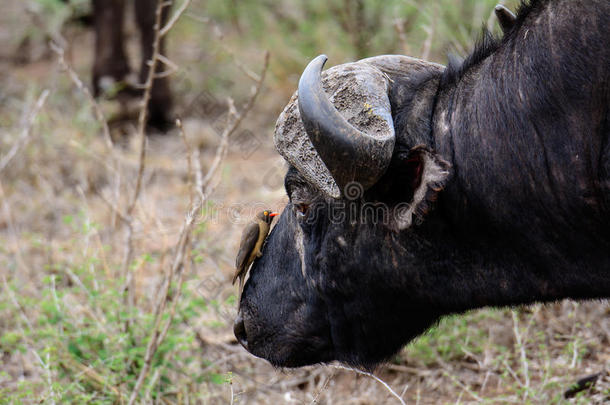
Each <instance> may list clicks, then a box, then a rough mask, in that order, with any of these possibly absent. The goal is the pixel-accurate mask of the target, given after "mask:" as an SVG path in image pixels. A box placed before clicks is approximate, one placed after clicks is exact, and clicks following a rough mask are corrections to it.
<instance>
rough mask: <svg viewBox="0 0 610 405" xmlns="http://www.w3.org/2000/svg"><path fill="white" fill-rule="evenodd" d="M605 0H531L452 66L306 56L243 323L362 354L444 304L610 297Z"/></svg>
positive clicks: (376, 351) (370, 355) (326, 353)
mask: <svg viewBox="0 0 610 405" xmlns="http://www.w3.org/2000/svg"><path fill="white" fill-rule="evenodd" d="M609 40H610V2H608V1H607V0H554V1H552V0H532V1H530V2H527V3H525V4H523V5H522V6H521V7H520V9H519V11H518V13H517V18H516V20H514V21H511V22H510V24H508V25H507V27H506V33H505V35H504V37H503V38H502V39H494V38H493V37H491V36H489V35H484V38H483V40H482V41H481V43H480V44H479V45H478V46H477V47H476V50H475V51H474V53H473V54H472V55H471V56H470V57H468V58H467V59H466V60H465V61H463V62H462V61H460V62H451V61H450V63H449V65H448V66H447V67H444V66H441V65H437V64H433V63H429V62H426V61H423V60H418V59H413V58H408V57H404V56H393V55H386V56H378V57H373V58H369V59H364V60H361V61H358V62H355V63H348V64H345V65H340V66H336V67H334V68H331V69H329V70H328V71H326V72H324V73H323V74H322V75H320V71H321V69H322V66H323V65H324V62H325V60H326V58H325V57H323V56H320V57H318V58H316V59H314V60H313V61H312V62H311V63H310V64H309V66H308V67H307V68H306V69H305V71H304V73H303V75H302V77H301V80H300V82H299V88H298V98H297V95H296V94H295V96H294V97H293V99H292V100H291V101H290V103H289V104H288V106H287V107H286V108H285V110H284V111H283V113H282V114H281V116H280V118H279V120H278V123H277V126H276V132H275V143H276V147H277V149H278V151H279V153H280V154H281V155H282V156H283V157H284V158H285V159H286V161H287V162H288V163H289V166H290V167H289V170H288V173H287V174H286V177H285V188H286V192H287V194H288V196H289V198H290V202H289V203H288V205H287V206H286V208H285V209H284V211H283V213H282V215H281V217H280V219H279V222H278V223H277V225H276V226H275V228H274V229H273V230H272V232H271V234H270V236H269V238H268V239H267V242H266V245H265V247H264V249H263V255H262V257H261V258H259V259H258V260H257V261H255V262H254V264H253V267H252V270H251V276H250V278H249V280H248V282H247V284H246V286H245V288H244V291H243V294H242V298H241V301H240V311H239V314H238V317H237V319H236V321H235V326H234V330H235V335H236V337H237V339H238V340H239V342H240V343H241V344H242V345H243V346H244V347H245V348H246V349H247V350H248V351H250V352H251V353H253V354H254V355H256V356H259V357H262V358H265V359H267V360H268V361H269V362H271V363H272V364H274V365H276V366H288V367H294V366H302V365H306V364H312V363H318V362H328V361H332V360H339V361H341V362H344V363H347V364H350V365H354V366H361V367H366V368H371V367H374V366H375V365H376V364H378V363H379V362H381V361H383V360H384V359H387V358H388V357H389V356H391V355H393V354H394V353H396V352H397V351H398V350H399V349H400V348H401V347H402V346H403V345H404V344H405V343H407V342H408V341H409V340H411V339H413V338H414V337H416V336H417V335H419V334H421V333H422V332H423V331H425V330H426V329H427V328H428V327H429V326H431V325H432V324H433V323H435V322H436V321H437V320H438V319H439V318H440V317H442V316H443V315H446V314H452V313H460V312H463V311H466V310H469V309H472V308H480V307H484V306H507V305H517V304H527V303H532V302H547V301H554V300H559V299H563V298H574V299H591V298H599V297H609V296H610V259H609V256H610V144H609V142H608V141H609V140H608V137H609V135H610V109H609V105H610V104H609V101H610V46H608V41H609Z"/></svg>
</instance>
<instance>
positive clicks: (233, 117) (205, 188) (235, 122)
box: [200, 51, 269, 195]
mask: <svg viewBox="0 0 610 405" xmlns="http://www.w3.org/2000/svg"><path fill="white" fill-rule="evenodd" d="M268 68H269V51H266V52H265V61H264V65H263V70H262V72H261V74H260V80H259V81H258V82H257V83H256V86H255V88H254V91H253V92H252V95H251V96H250V98H249V99H248V101H247V102H246V105H245V106H244V108H243V109H242V110H241V111H240V112H239V113H238V112H237V111H236V110H235V105H234V104H233V100H231V99H229V100H228V104H229V113H228V121H227V122H228V124H227V126H226V127H225V129H224V130H223V132H222V134H221V137H222V140H221V142H220V147H219V150H220V154H217V156H216V157H215V158H214V160H213V161H212V164H211V165H210V170H209V171H208V174H207V175H206V176H205V177H204V178H203V181H202V184H201V189H200V192H201V193H203V194H204V195H207V194H209V193H210V188H209V185H210V182H211V181H212V179H213V176H214V174H215V172H216V169H217V167H218V166H219V165H220V162H221V161H222V159H224V156H225V155H226V153H227V149H228V138H229V137H230V136H231V134H233V133H234V132H235V131H236V130H237V128H238V127H239V125H240V124H241V122H242V121H243V119H244V118H245V117H246V115H247V114H248V112H249V111H250V110H251V109H252V107H253V106H254V102H255V101H256V98H257V97H258V95H259V93H260V91H261V88H262V86H263V81H264V80H265V76H266V74H267V70H268Z"/></svg>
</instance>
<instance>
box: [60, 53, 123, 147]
mask: <svg viewBox="0 0 610 405" xmlns="http://www.w3.org/2000/svg"><path fill="white" fill-rule="evenodd" d="M49 46H50V47H51V49H52V50H53V52H55V53H56V54H57V57H58V59H57V60H58V63H59V66H61V68H62V69H64V70H65V71H66V72H67V73H68V76H69V77H70V80H72V83H74V85H75V86H76V87H77V88H78V89H79V90H80V91H81V92H82V93H83V94H84V95H85V98H86V99H87V102H88V103H89V105H90V106H91V108H93V111H94V112H95V118H96V119H97V121H98V122H99V123H100V125H101V126H102V132H103V133H104V139H105V141H106V146H107V147H108V149H109V150H112V147H113V146H114V143H113V142H112V137H111V136H110V130H109V129H108V121H107V120H106V117H105V116H104V112H103V111H102V108H101V107H100V105H99V104H98V103H97V101H95V98H93V95H91V92H90V91H89V89H88V88H87V86H85V85H84V84H83V82H82V80H81V79H80V78H79V77H78V75H77V74H76V72H75V71H74V69H72V67H71V66H70V65H69V64H68V62H66V60H65V58H64V50H63V48H61V47H60V46H59V45H57V44H55V43H54V42H50V43H49Z"/></svg>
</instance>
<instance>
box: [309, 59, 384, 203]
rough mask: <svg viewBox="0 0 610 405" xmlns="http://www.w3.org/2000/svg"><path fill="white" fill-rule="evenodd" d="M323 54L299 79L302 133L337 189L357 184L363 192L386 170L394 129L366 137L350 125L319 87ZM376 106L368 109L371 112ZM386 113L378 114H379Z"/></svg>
mask: <svg viewBox="0 0 610 405" xmlns="http://www.w3.org/2000/svg"><path fill="white" fill-rule="evenodd" d="M326 60H327V57H326V55H320V56H318V57H317V58H315V59H314V60H312V61H311V62H310V63H309V64H308V65H307V67H306V68H305V70H304V71H303V74H302V75H301V79H300V80H299V91H298V94H299V96H298V104H299V112H300V115H301V119H302V121H303V125H304V127H305V131H306V132H307V135H308V137H309V139H310V140H311V143H312V144H313V146H314V148H315V150H316V152H317V153H318V154H319V155H320V158H321V159H322V161H323V162H324V164H325V165H326V167H327V168H328V170H329V172H330V174H331V175H332V177H333V179H334V180H335V182H336V183H337V185H338V186H339V188H340V189H341V190H342V191H343V192H345V188H346V186H347V185H348V184H350V183H352V182H357V183H359V184H360V186H361V187H362V188H363V189H364V190H366V189H368V188H370V187H371V186H372V185H373V184H375V183H376V182H377V180H379V178H380V177H381V176H382V175H383V174H384V172H385V171H386V169H387V167H388V165H389V163H390V160H391V157H392V152H393V150H394V140H395V136H394V128H393V127H391V128H390V130H389V131H385V133H375V134H374V135H369V134H367V133H365V132H362V131H360V130H359V129H357V128H355V127H354V126H353V125H352V124H350V123H349V122H348V121H347V120H346V119H345V118H344V117H343V116H342V115H341V114H340V113H339V111H337V109H336V108H335V107H334V105H333V104H332V103H331V102H330V100H329V99H328V97H327V96H326V93H325V92H324V90H323V88H322V81H321V72H322V67H323V66H324V64H325V63H326ZM375 109H376V106H370V110H369V111H370V113H375V111H376V110H375ZM389 113H390V112H389V111H382V112H380V114H381V115H387V114H389Z"/></svg>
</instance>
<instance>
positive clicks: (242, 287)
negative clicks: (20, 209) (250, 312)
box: [237, 276, 246, 311]
mask: <svg viewBox="0 0 610 405" xmlns="http://www.w3.org/2000/svg"><path fill="white" fill-rule="evenodd" d="M245 280H246V277H245V276H243V277H240V278H239V290H237V310H238V311H239V303H240V302H241V293H242V292H243V291H244V281H245Z"/></svg>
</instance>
